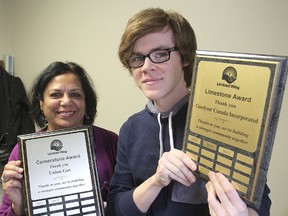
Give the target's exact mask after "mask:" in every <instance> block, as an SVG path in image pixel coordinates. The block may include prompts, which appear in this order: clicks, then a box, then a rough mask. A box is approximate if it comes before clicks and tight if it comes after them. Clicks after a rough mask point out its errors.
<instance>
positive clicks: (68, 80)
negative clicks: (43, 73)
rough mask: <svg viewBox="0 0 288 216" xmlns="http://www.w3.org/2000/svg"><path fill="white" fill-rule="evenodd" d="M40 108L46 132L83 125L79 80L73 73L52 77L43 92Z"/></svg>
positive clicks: (82, 102) (84, 107) (82, 106)
mask: <svg viewBox="0 0 288 216" xmlns="http://www.w3.org/2000/svg"><path fill="white" fill-rule="evenodd" d="M40 108H41V110H42V111H43V113H44V116H45V118H46V120H47V122H48V129H47V130H48V131H53V130H57V129H62V128H70V127H77V126H81V125H83V119H84V115H85V111H86V106H85V94H84V91H83V88H82V85H81V82H80V79H79V78H78V77H77V76H76V75H75V74H73V73H65V74H62V75H59V76H56V77H54V78H53V79H52V80H51V81H50V82H49V83H48V85H47V86H46V88H45V90H44V92H43V100H42V101H40Z"/></svg>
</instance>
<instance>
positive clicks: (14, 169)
mask: <svg viewBox="0 0 288 216" xmlns="http://www.w3.org/2000/svg"><path fill="white" fill-rule="evenodd" d="M20 165H21V161H20V160H17V161H9V162H8V163H7V164H6V165H5V167H4V171H3V173H2V177H1V179H2V188H3V192H4V193H5V194H6V195H7V197H8V199H9V200H10V201H11V202H12V209H13V211H14V213H15V214H16V215H23V214H24V208H23V199H22V189H21V188H22V184H21V178H22V177H23V174H22V173H23V168H21V167H20Z"/></svg>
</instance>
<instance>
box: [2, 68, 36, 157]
mask: <svg viewBox="0 0 288 216" xmlns="http://www.w3.org/2000/svg"><path fill="white" fill-rule="evenodd" d="M0 70H1V71H0V73H1V75H0V77H1V79H0V82H1V83H0V86H1V91H2V93H0V100H1V101H2V102H1V105H0V106H1V113H0V115H1V116H0V119H1V121H2V123H1V124H0V131H1V134H0V136H1V137H0V138H1V140H0V141H1V145H0V162H1V163H6V162H7V159H8V156H9V154H10V152H11V151H12V149H13V148H14V146H15V145H16V143H17V135H20V134H26V133H34V132H35V125H34V121H33V118H32V115H31V113H30V106H29V101H28V97H27V94H26V90H25V88H24V85H23V83H22V81H21V79H20V78H19V77H14V76H12V75H10V74H8V73H7V72H6V71H5V70H4V69H3V68H1V67H0Z"/></svg>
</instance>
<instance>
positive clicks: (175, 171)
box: [155, 149, 197, 187]
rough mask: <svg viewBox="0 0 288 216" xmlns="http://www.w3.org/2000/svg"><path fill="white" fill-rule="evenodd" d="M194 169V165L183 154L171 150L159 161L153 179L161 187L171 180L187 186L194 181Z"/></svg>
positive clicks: (176, 150)
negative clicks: (154, 178)
mask: <svg viewBox="0 0 288 216" xmlns="http://www.w3.org/2000/svg"><path fill="white" fill-rule="evenodd" d="M196 169H197V166H196V164H195V163H194V162H193V161H192V160H191V159H190V158H189V157H188V156H187V155H186V154H185V153H184V152H182V151H180V150H178V149H173V150H171V151H169V152H165V153H164V154H163V155H162V157H161V158H160V159H159V161H158V167H157V171H156V173H155V177H156V180H157V181H158V182H159V183H160V184H161V185H162V186H163V187H164V186H167V185H168V184H169V183H170V182H171V181H172V180H175V181H178V182H180V183H181V184H183V185H186V186H189V185H191V184H192V183H194V182H195V181H196V178H195V176H194V175H193V173H192V171H195V170H196Z"/></svg>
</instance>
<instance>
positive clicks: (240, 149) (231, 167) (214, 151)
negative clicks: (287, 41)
mask: <svg viewBox="0 0 288 216" xmlns="http://www.w3.org/2000/svg"><path fill="white" fill-rule="evenodd" d="M286 76H287V58H286V57H280V56H263V55H252V54H237V53H224V52H212V51H197V52H196V62H195V67H194V74H193V78H192V84H191V97H190V102H189V108H188V114H187V122H186V129H185V136H184V143H183V151H184V152H186V153H187V155H189V157H190V158H191V159H193V160H194V161H195V162H196V163H197V164H198V171H197V172H196V173H195V174H196V175H198V176H199V177H202V178H203V179H205V180H208V176H207V174H208V173H209V171H215V172H218V171H219V172H221V173H223V174H224V175H225V176H226V177H227V178H228V179H229V180H230V181H231V182H232V184H233V185H234V187H235V188H236V189H237V190H238V192H239V194H240V195H241V196H242V197H243V198H244V200H246V201H247V202H249V203H250V204H252V205H254V206H256V207H259V205H260V203H261V198H262V193H263V189H264V186H265V183H266V178H267V170H268V166H269V161H270V157H271V153H272V147H273V142H274V137H275V133H276V128H277V122H278V117H279V113H280V107H281V103H282V98H283V94H284V86H285V82H286Z"/></svg>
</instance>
